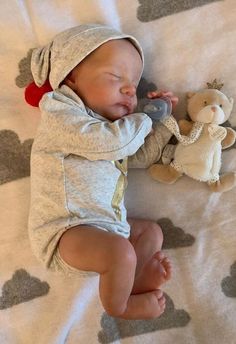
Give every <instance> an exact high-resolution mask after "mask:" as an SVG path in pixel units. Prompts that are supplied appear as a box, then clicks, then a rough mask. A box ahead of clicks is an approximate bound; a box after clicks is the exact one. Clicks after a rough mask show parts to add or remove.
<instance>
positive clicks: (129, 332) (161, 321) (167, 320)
mask: <svg viewBox="0 0 236 344" xmlns="http://www.w3.org/2000/svg"><path fill="white" fill-rule="evenodd" d="M165 297H166V309H165V312H164V313H163V314H162V315H161V316H160V317H159V318H155V319H151V320H123V319H118V318H113V317H110V316H109V315H107V314H106V313H104V314H103V315H102V318H101V327H102V330H101V331H100V332H99V333H98V341H99V343H102V344H107V343H112V342H114V341H115V340H119V339H123V338H127V337H134V336H138V335H141V334H144V333H150V332H155V331H160V330H165V329H170V328H176V327H183V326H186V325H187V324H188V323H189V321H190V319H191V318H190V316H189V314H188V313H187V312H186V311H184V310H182V309H180V310H177V309H175V307H174V303H173V301H172V300H171V298H170V297H169V296H168V295H167V294H165Z"/></svg>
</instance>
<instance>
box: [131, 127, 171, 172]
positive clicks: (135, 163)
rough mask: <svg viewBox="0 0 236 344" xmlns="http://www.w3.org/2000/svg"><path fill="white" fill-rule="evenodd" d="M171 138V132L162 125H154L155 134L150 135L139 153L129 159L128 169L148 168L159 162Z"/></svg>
mask: <svg viewBox="0 0 236 344" xmlns="http://www.w3.org/2000/svg"><path fill="white" fill-rule="evenodd" d="M171 136H172V134H171V132H170V131H169V130H168V129H167V128H166V127H165V126H164V125H163V124H162V123H160V122H157V123H154V125H153V133H151V134H150V135H148V136H147V137H146V139H145V142H144V144H143V145H142V146H141V147H140V148H139V149H138V151H137V152H136V153H135V154H134V155H132V156H130V157H129V159H128V167H129V168H148V167H149V166H151V165H152V164H154V163H155V162H157V161H158V160H159V159H160V157H161V154H162V151H163V148H164V147H165V146H166V144H167V143H168V141H169V140H170V138H171Z"/></svg>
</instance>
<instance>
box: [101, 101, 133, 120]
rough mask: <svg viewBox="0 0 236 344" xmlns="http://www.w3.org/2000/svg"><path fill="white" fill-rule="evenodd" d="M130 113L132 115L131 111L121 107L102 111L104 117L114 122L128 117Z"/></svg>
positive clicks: (116, 106)
mask: <svg viewBox="0 0 236 344" xmlns="http://www.w3.org/2000/svg"><path fill="white" fill-rule="evenodd" d="M130 113H132V112H131V109H128V108H127V107H125V106H122V105H115V106H112V107H111V108H110V109H106V110H105V111H104V117H105V118H107V119H109V120H111V121H115V120H117V119H120V118H122V117H124V116H127V115H129V114H130Z"/></svg>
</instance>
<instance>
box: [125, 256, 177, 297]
mask: <svg viewBox="0 0 236 344" xmlns="http://www.w3.org/2000/svg"><path fill="white" fill-rule="evenodd" d="M170 277H171V264H170V260H169V259H168V258H167V257H166V256H165V255H164V253H163V252H156V253H155V254H154V255H153V256H152V258H151V259H150V260H149V261H148V262H147V263H146V264H145V266H144V267H143V268H142V270H141V271H140V273H139V274H138V276H137V277H136V278H135V281H134V287H133V290H132V293H134V294H135V293H143V292H147V291H151V290H156V289H158V288H159V287H160V286H161V285H162V284H163V283H165V282H167V281H168V280H169V279H170Z"/></svg>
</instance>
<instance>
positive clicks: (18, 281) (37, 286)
mask: <svg viewBox="0 0 236 344" xmlns="http://www.w3.org/2000/svg"><path fill="white" fill-rule="evenodd" d="M49 288H50V287H49V285H48V283H47V282H41V281H40V280H39V279H38V278H36V277H32V276H31V275H30V274H29V273H28V272H27V271H25V270H24V269H20V270H17V271H16V272H15V273H14V275H13V276H12V278H11V279H10V280H9V281H7V282H6V283H5V284H4V285H3V287H2V296H1V297H0V310H1V309H6V308H10V307H13V306H15V305H18V304H19V303H23V302H27V301H30V300H33V299H35V298H37V297H40V296H43V295H46V294H48V292H49Z"/></svg>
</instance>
